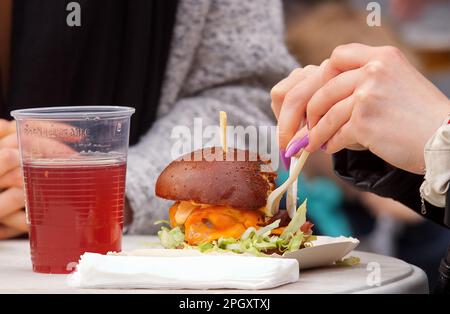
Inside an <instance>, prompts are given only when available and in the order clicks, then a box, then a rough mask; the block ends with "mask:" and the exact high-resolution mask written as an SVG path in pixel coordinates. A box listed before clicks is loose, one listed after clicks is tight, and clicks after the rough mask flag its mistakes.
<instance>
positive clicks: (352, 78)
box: [306, 69, 362, 128]
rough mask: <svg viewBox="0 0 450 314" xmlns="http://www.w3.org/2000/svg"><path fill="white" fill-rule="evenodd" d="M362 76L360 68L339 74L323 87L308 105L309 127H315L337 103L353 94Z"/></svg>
mask: <svg viewBox="0 0 450 314" xmlns="http://www.w3.org/2000/svg"><path fill="white" fill-rule="evenodd" d="M361 76H362V72H361V71H360V70H359V69H358V70H351V71H348V72H344V73H341V74H339V75H338V76H336V77H335V78H333V79H331V80H330V81H328V82H327V83H326V84H325V85H324V86H323V87H321V88H320V89H319V90H318V91H317V92H316V93H315V94H314V95H313V96H312V98H311V100H310V101H309V102H308V105H307V115H306V116H307V118H308V123H309V128H313V127H314V126H315V125H316V124H317V122H318V121H319V120H320V119H321V118H322V117H323V116H324V115H325V114H326V113H327V112H328V111H329V110H330V108H332V107H333V106H334V105H335V104H336V103H338V102H339V101H341V100H343V99H345V98H347V97H349V96H350V95H351V94H353V92H354V90H355V88H356V86H357V84H358V82H359V81H360V79H361ZM329 120H330V121H329V122H332V121H331V119H329Z"/></svg>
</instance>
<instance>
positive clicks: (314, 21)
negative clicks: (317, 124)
mask: <svg viewBox="0 0 450 314" xmlns="http://www.w3.org/2000/svg"><path fill="white" fill-rule="evenodd" d="M362 2H364V1H362ZM401 2H402V1H396V3H393V2H392V3H386V4H390V5H391V6H390V7H389V9H390V11H393V12H398V14H399V15H402V16H404V14H400V12H399V11H401V12H404V10H403V9H401V7H402V5H403V4H402V3H401ZM404 2H406V1H404ZM357 5H358V8H359V9H356V10H355V9H354V5H353V2H352V1H297V0H287V1H285V6H286V12H287V16H286V21H287V44H288V47H289V48H290V50H291V52H292V53H293V54H294V55H295V56H296V57H297V59H298V60H299V61H300V63H301V64H303V65H308V64H317V65H318V64H320V63H321V62H322V61H323V60H325V59H326V58H328V57H329V56H330V55H331V53H332V51H333V50H334V49H335V48H336V47H337V46H339V45H342V44H346V43H351V42H359V43H364V44H368V45H375V46H382V45H391V46H397V47H399V48H400V49H401V51H402V52H403V53H404V54H405V55H406V57H407V58H408V59H409V60H410V61H411V63H412V64H413V65H414V66H415V67H416V68H418V69H419V70H421V71H426V70H427V68H426V65H425V64H423V62H422V59H421V58H420V55H417V54H416V51H415V50H413V49H412V48H410V47H408V46H407V45H406V44H404V43H403V42H402V39H401V38H400V36H399V34H398V33H397V31H396V29H395V27H394V26H392V25H391V24H390V23H389V20H388V19H386V18H385V17H386V15H383V19H382V27H368V26H367V24H366V18H367V14H368V12H367V11H365V4H364V3H363V4H361V1H358V3H357ZM385 7H386V8H387V5H386V6H383V8H385ZM418 14H419V11H417V12H415V13H414V14H410V15H409V18H410V19H412V18H413V16H418ZM448 91H449V92H450V86H449V87H448ZM368 163H370V161H368ZM305 168H306V169H305V173H306V177H305V178H302V182H301V184H299V191H302V190H303V193H302V195H301V197H302V198H304V197H308V199H309V203H310V210H309V214H310V215H311V216H318V217H311V219H312V220H313V221H314V222H315V223H316V226H317V227H318V229H319V230H320V231H321V232H323V233H325V234H330V233H332V234H334V235H340V234H344V235H353V236H356V237H358V238H360V239H361V240H362V241H361V246H360V247H361V248H362V249H364V250H369V251H372V252H376V253H381V254H386V255H392V256H397V257H399V258H402V259H404V260H406V261H408V262H410V263H413V264H416V265H418V266H420V267H421V268H423V269H424V270H425V271H426V272H427V274H428V277H429V280H430V284H431V285H433V284H434V282H435V280H436V268H437V267H438V265H439V259H440V258H441V257H442V255H443V254H444V252H445V250H446V247H447V245H448V243H449V241H450V232H449V231H448V230H445V229H444V228H442V227H440V226H437V225H435V224H433V223H431V222H429V221H424V220H423V219H422V218H421V217H420V215H419V214H417V213H415V212H412V211H411V210H409V209H408V208H407V207H406V206H404V205H402V204H400V203H399V202H396V201H394V200H392V199H387V198H382V197H380V196H377V195H375V194H372V193H367V192H360V191H357V190H355V189H354V188H353V187H352V186H350V185H349V184H346V183H345V182H343V181H341V180H338V179H337V178H336V176H335V173H334V171H333V167H332V161H331V157H330V156H329V155H327V154H325V153H323V152H320V151H319V152H316V153H315V154H313V155H311V156H310V158H309V161H308V163H307V164H306V167H305ZM311 201H312V202H311ZM361 209H363V210H361ZM372 217H374V218H375V220H374V219H373V218H372ZM424 234H426V235H427V236H426V237H424V236H423V235H424Z"/></svg>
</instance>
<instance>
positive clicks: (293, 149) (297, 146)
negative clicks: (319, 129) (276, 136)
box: [284, 134, 309, 158]
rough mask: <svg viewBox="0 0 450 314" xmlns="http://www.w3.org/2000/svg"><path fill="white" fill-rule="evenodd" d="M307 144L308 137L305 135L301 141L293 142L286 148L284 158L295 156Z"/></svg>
mask: <svg viewBox="0 0 450 314" xmlns="http://www.w3.org/2000/svg"><path fill="white" fill-rule="evenodd" d="M308 144H309V136H308V134H306V135H305V136H304V137H302V138H301V139H298V140H295V141H293V142H292V143H291V144H290V145H289V146H288V148H287V150H286V154H285V155H284V157H286V158H291V157H292V156H294V155H295V154H297V153H298V152H299V151H300V150H301V149H303V148H305V147H306V146H308Z"/></svg>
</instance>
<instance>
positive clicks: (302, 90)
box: [278, 71, 322, 149]
mask: <svg viewBox="0 0 450 314" xmlns="http://www.w3.org/2000/svg"><path fill="white" fill-rule="evenodd" d="M321 86H322V79H321V74H320V71H315V72H313V73H311V74H310V75H309V76H307V77H306V78H305V79H304V80H303V81H302V82H300V83H299V84H297V85H296V86H295V87H294V88H292V89H291V90H290V91H289V92H288V93H287V95H286V97H285V99H284V102H283V105H282V107H281V111H280V116H279V119H278V141H279V147H280V149H285V148H286V146H287V144H288V143H289V141H290V140H291V139H292V137H293V136H294V135H295V133H296V132H297V131H298V130H299V129H300V127H302V126H303V125H304V124H305V116H306V104H307V103H308V101H309V100H310V99H311V97H312V95H313V94H314V93H315V92H316V91H317V90H318V89H319V88H320V87H321Z"/></svg>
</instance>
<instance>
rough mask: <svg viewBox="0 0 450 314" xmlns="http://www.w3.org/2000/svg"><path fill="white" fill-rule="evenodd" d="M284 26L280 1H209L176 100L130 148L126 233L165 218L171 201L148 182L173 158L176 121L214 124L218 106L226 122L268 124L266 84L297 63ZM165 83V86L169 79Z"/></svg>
mask: <svg viewBox="0 0 450 314" xmlns="http://www.w3.org/2000/svg"><path fill="white" fill-rule="evenodd" d="M283 28H284V24H283V19H282V6H281V3H280V2H279V1H275V0H257V1H240V0H216V1H211V2H210V6H209V8H208V12H207V16H206V18H205V19H204V25H203V27H202V33H201V39H200V40H199V44H198V47H196V49H195V53H194V54H193V56H192V61H191V64H190V67H189V71H188V72H187V74H186V77H185V79H184V82H183V84H182V86H181V87H180V90H179V93H178V96H177V97H176V100H175V101H174V102H173V104H171V105H170V110H166V111H167V112H165V113H164V114H163V115H162V116H161V117H160V118H159V119H158V120H157V121H156V122H155V123H154V125H153V126H152V128H151V129H150V131H149V132H148V133H147V134H146V135H144V136H143V137H142V139H141V140H140V142H139V143H138V144H137V145H136V146H134V147H132V148H131V149H130V152H129V159H128V173H127V198H128V200H129V202H130V204H131V207H132V209H133V216H134V217H133V223H132V225H131V226H130V228H129V232H130V233H155V232H156V231H157V230H158V229H159V228H160V227H159V226H154V222H155V221H157V220H160V219H165V218H166V217H167V213H168V208H169V206H170V204H171V203H173V202H171V201H165V200H161V199H158V198H157V197H156V196H155V192H154V188H155V182H156V179H157V177H158V175H159V173H160V172H161V171H162V170H163V169H164V168H165V166H166V165H167V164H168V163H169V162H170V161H171V160H172V156H171V149H172V146H173V144H174V140H173V139H171V138H170V135H171V131H172V129H173V128H174V127H175V126H178V125H184V126H187V127H188V128H190V129H192V128H193V125H194V118H201V119H202V123H203V126H204V127H205V126H208V125H217V124H218V112H219V111H220V110H223V111H226V112H227V113H228V121H229V123H230V124H232V125H241V126H244V127H246V126H249V125H255V126H259V125H273V124H274V121H273V118H272V112H271V108H270V95H269V91H270V88H271V87H272V86H273V85H274V84H276V83H277V82H278V81H279V80H281V79H282V78H284V77H285V76H286V75H287V74H289V72H290V71H291V70H292V69H293V68H295V67H296V66H297V64H296V63H295V61H294V59H293V58H292V57H291V56H290V55H289V53H288V52H287V49H286V47H285V45H284V29H283ZM174 36H175V38H174V40H186V38H177V37H176V34H175V35H174ZM185 57H188V56H184V55H183V54H182V53H177V54H176V56H172V58H175V59H176V58H185ZM172 61H173V60H172ZM172 63H173V62H172ZM175 63H176V61H175ZM175 71H176V69H175ZM171 75H173V73H172V74H171ZM165 85H166V86H165V90H166V91H167V89H169V90H170V88H171V83H170V82H166V83H165ZM173 88H177V87H176V86H173ZM163 105H164V106H166V105H167V104H163ZM192 148H194V147H192Z"/></svg>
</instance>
